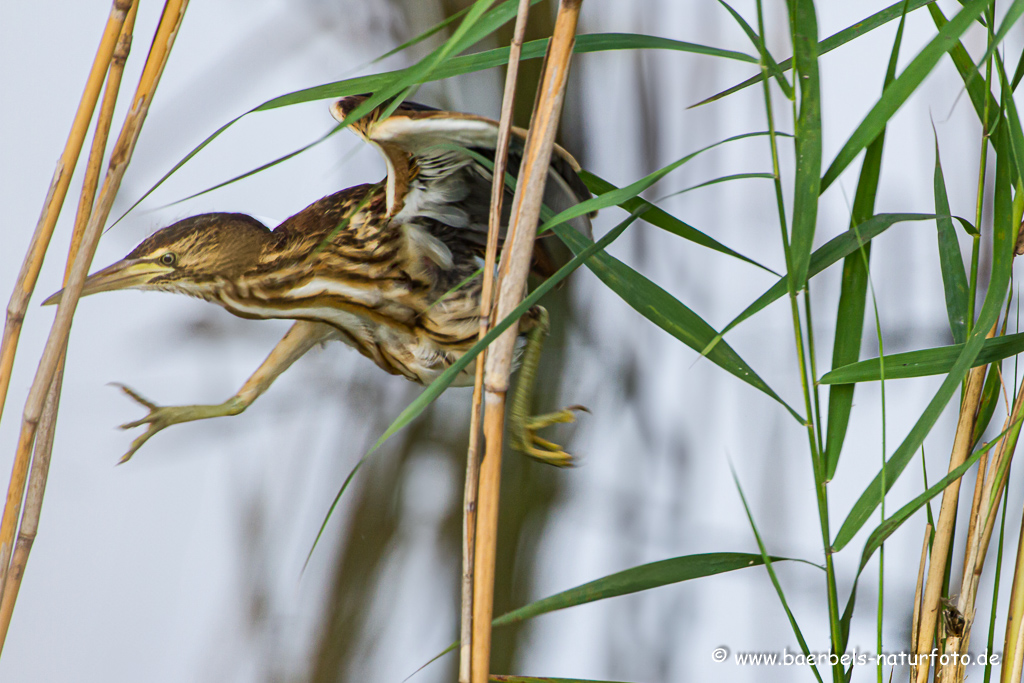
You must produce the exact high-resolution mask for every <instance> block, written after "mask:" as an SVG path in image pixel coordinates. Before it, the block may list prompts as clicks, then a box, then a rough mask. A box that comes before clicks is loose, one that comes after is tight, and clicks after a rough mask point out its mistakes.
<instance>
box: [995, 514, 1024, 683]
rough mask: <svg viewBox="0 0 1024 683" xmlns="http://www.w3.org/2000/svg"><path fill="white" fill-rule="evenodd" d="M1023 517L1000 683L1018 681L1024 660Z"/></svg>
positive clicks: (1004, 641)
mask: <svg viewBox="0 0 1024 683" xmlns="http://www.w3.org/2000/svg"><path fill="white" fill-rule="evenodd" d="M1022 624H1024V519H1022V520H1021V527H1020V538H1019V539H1018V541H1017V564H1016V566H1015V568H1014V572H1013V589H1012V590H1011V591H1010V613H1009V614H1008V615H1007V616H1006V637H1005V639H1004V640H1003V667H1002V670H1001V671H1000V674H999V681H1000V683H1019V682H1020V678H1021V663H1022V662H1024V648H1022V647H1021V638H1022V637H1024V628H1021V625H1022Z"/></svg>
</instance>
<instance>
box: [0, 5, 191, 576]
mask: <svg viewBox="0 0 1024 683" xmlns="http://www.w3.org/2000/svg"><path fill="white" fill-rule="evenodd" d="M187 5H188V2H187V0H167V2H166V4H165V5H164V12H163V15H162V16H161V19H160V24H159V26H158V27H157V31H156V35H155V36H154V38H153V45H152V46H151V48H150V52H149V56H148V57H147V60H146V66H145V67H144V69H143V72H142V77H141V79H140V80H139V85H138V88H137V89H136V92H135V98H134V100H133V102H132V106H131V109H130V110H129V112H128V115H127V116H126V117H125V122H124V125H123V126H122V128H121V134H120V136H119V137H118V140H117V144H116V145H115V146H114V150H113V152H112V154H111V158H110V164H109V167H108V170H107V175H106V178H105V180H104V182H103V188H102V190H101V191H100V196H99V200H98V201H97V205H96V210H95V213H94V214H93V215H92V217H91V218H90V220H89V224H88V226H87V227H86V229H85V233H84V235H83V239H82V248H81V250H80V251H79V252H78V254H77V256H76V258H75V262H74V267H73V268H72V271H71V275H70V277H69V278H68V284H67V286H66V287H65V289H64V292H65V295H64V296H62V297H61V301H60V304H59V305H58V307H57V314H56V317H55V320H54V323H53V326H52V327H51V329H50V336H49V338H48V339H47V340H46V346H45V348H44V349H43V355H42V358H41V359H40V361H39V367H38V369H37V370H36V375H35V379H34V380H33V382H32V387H31V389H30V390H29V395H28V399H27V400H26V402H25V410H24V413H23V417H22V427H21V434H20V436H19V438H18V446H17V451H16V453H15V474H16V475H18V476H17V477H15V476H12V481H11V485H10V486H9V487H8V493H7V503H6V506H5V508H4V516H3V522H2V524H0V571H2V572H3V575H2V576H0V581H3V582H5V581H6V577H7V574H6V570H7V567H8V565H9V561H10V557H11V549H12V545H13V540H14V533H15V527H16V524H17V518H18V512H19V511H20V508H21V498H22V495H23V493H24V487H25V473H26V472H27V469H28V462H29V458H30V455H31V452H32V446H33V444H34V443H35V438H36V431H37V428H38V425H39V418H40V415H41V414H42V411H43V406H44V404H45V402H46V397H47V394H48V393H49V390H50V385H51V383H52V382H53V378H54V376H55V375H56V371H57V366H58V365H59V361H60V359H61V358H62V357H63V353H64V349H65V346H66V344H67V338H68V334H69V332H70V330H71V320H72V317H73V316H74V312H75V307H76V306H77V305H78V298H79V296H81V293H82V285H83V283H84V282H85V277H86V274H87V273H88V269H89V265H90V263H91V262H92V257H93V255H94V254H95V252H96V245H97V244H98V243H99V238H100V234H101V231H102V228H103V224H104V223H105V222H106V220H107V216H108V215H109V213H110V208H111V206H113V203H114V197H115V196H116V195H117V191H118V189H119V188H120V186H121V179H122V178H123V177H124V172H125V170H126V169H127V167H128V162H129V161H130V160H131V156H132V152H133V151H134V149H135V143H136V142H137V140H138V136H139V132H140V131H141V129H142V124H143V122H144V121H145V118H146V114H147V113H148V111H149V105H150V102H151V101H152V97H153V93H154V92H155V90H156V86H157V84H158V83H159V81H160V76H161V75H162V73H163V69H164V66H165V65H166V62H167V57H168V54H169V52H170V49H171V47H172V46H173V44H174V39H175V37H176V36H177V33H178V28H179V27H180V25H181V19H182V18H183V16H184V12H185V8H186V6H187ZM0 591H2V583H0Z"/></svg>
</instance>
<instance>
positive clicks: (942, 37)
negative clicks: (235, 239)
mask: <svg viewBox="0 0 1024 683" xmlns="http://www.w3.org/2000/svg"><path fill="white" fill-rule="evenodd" d="M992 2H993V0H971V1H970V2H967V3H966V4H965V5H964V6H963V9H961V10H960V11H959V12H958V13H957V14H956V16H954V17H953V18H952V19H951V20H950V21H949V22H948V23H947V24H946V25H945V26H943V27H942V28H941V29H939V32H938V35H936V36H935V37H934V38H933V39H932V40H931V41H929V43H928V44H927V45H926V46H925V47H924V49H922V50H921V52H919V53H918V54H917V56H916V57H914V59H913V60H911V62H910V64H908V65H907V68H906V69H904V70H903V73H901V74H900V75H899V76H897V77H896V80H895V81H893V82H892V85H890V86H889V87H888V88H886V89H885V92H883V93H882V96H881V98H879V100H878V102H876V103H875V105H874V106H873V107H872V108H871V111H870V112H868V115H867V116H865V117H864V119H863V120H862V121H861V123H860V124H859V125H858V126H857V128H856V130H854V132H853V134H852V135H851V136H850V138H849V139H848V140H847V141H846V143H845V144H844V145H843V147H842V149H840V150H839V153H838V154H837V155H836V158H835V160H833V162H832V164H831V165H830V166H829V168H828V170H827V171H825V175H824V177H822V179H821V191H822V192H824V191H825V190H826V189H827V188H828V186H829V185H831V184H832V183H833V182H834V181H835V179H836V178H838V177H839V174H840V173H842V172H843V171H844V170H846V167H847V166H849V165H850V162H852V161H853V160H854V159H855V158H856V157H857V155H858V154H859V153H860V151H861V150H862V149H864V148H865V147H867V146H868V145H869V144H870V143H871V141H872V140H874V139H875V138H876V137H877V136H878V133H879V132H881V130H882V128H883V127H885V125H886V124H887V123H888V122H889V119H890V118H892V116H893V114H895V113H896V111H897V110H899V108H900V107H901V106H903V103H904V102H906V101H907V98H909V97H910V95H911V94H913V93H914V92H915V91H916V90H917V87H918V86H919V85H920V84H921V83H922V82H923V81H924V79H925V78H927V77H928V75H929V74H930V73H931V72H932V69H934V68H935V65H936V64H938V62H939V59H941V58H942V56H943V55H944V54H946V52H948V51H949V50H950V49H952V47H953V46H954V45H955V44H956V41H957V40H958V39H959V37H960V36H961V35H962V34H963V33H964V31H966V30H967V29H968V28H969V27H970V26H971V24H972V23H974V20H975V19H977V18H978V17H980V16H981V14H982V12H984V11H985V9H986V8H987V7H988V6H989V5H990V4H991V3H992Z"/></svg>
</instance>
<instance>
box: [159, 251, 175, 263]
mask: <svg viewBox="0 0 1024 683" xmlns="http://www.w3.org/2000/svg"><path fill="white" fill-rule="evenodd" d="M177 260H178V257H177V256H175V255H174V254H172V253H171V252H167V253H166V254H164V255H163V256H161V257H160V263H161V264H163V265H165V266H173V265H174V262H175V261H177Z"/></svg>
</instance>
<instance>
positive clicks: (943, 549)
mask: <svg viewBox="0 0 1024 683" xmlns="http://www.w3.org/2000/svg"><path fill="white" fill-rule="evenodd" d="M995 330H996V328H995V327H993V328H992V330H991V331H990V332H989V336H992V334H994V332H995ZM985 367H986V366H984V365H982V366H979V367H976V368H974V369H972V370H971V372H970V374H969V375H968V379H967V387H966V388H965V390H964V398H963V401H962V402H961V404H960V419H959V420H958V421H957V426H956V436H954V438H953V450H952V453H951V454H950V457H949V471H952V470H954V469H956V468H957V467H959V466H960V465H962V464H963V462H964V461H965V460H966V459H967V456H968V454H969V453H970V451H971V446H972V445H973V441H974V423H975V421H976V419H977V415H978V404H979V402H980V399H981V390H982V387H983V386H984V384H985ZM959 494H960V479H957V480H956V481H953V482H951V483H950V484H949V486H947V487H946V489H945V490H944V491H943V492H942V505H941V507H940V508H939V519H938V521H937V522H936V527H935V539H934V541H933V542H932V552H931V560H930V562H929V565H928V579H927V581H926V582H925V587H924V602H923V603H922V606H921V619H920V625H919V630H918V633H917V649H916V653H917V655H918V657H917V662H918V665H917V667H916V669H915V672H914V673H915V675H914V680H915V681H916V682H917V683H925V682H926V681H927V680H928V672H929V669H930V667H931V660H930V659H929V658H925V657H924V655H925V654H926V653H928V652H930V651H931V648H932V634H934V633H935V625H936V622H937V621H938V616H939V608H940V605H939V602H940V600H941V598H942V585H943V577H944V576H945V571H946V558H947V556H948V555H949V550H950V545H951V543H952V540H953V525H954V524H955V522H956V510H957V502H958V500H959ZM921 662H923V664H922V663H921Z"/></svg>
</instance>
